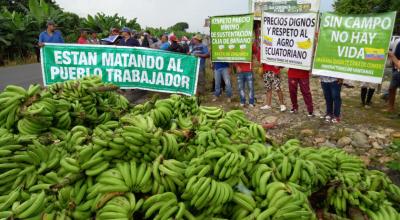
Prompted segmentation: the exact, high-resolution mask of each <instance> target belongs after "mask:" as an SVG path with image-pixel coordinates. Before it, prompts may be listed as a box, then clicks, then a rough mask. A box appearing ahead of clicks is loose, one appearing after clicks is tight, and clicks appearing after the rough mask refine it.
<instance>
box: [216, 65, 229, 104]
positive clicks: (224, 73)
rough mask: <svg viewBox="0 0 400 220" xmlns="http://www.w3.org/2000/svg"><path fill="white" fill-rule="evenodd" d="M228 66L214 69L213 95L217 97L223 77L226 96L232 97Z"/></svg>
mask: <svg viewBox="0 0 400 220" xmlns="http://www.w3.org/2000/svg"><path fill="white" fill-rule="evenodd" d="M228 70H229V69H228V68H220V69H217V70H214V79H215V93H214V95H215V96H217V97H219V96H220V95H221V80H222V79H223V80H224V82H225V90H226V96H228V97H229V98H230V97H232V85H231V76H230V75H229V71H228Z"/></svg>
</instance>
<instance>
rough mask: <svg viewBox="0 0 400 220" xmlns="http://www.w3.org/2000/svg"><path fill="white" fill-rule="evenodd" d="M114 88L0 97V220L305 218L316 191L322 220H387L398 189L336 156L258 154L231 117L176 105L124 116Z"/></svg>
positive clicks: (298, 151)
mask: <svg viewBox="0 0 400 220" xmlns="http://www.w3.org/2000/svg"><path fill="white" fill-rule="evenodd" d="M117 89H118V88H117V87H115V86H113V85H110V84H105V83H102V82H101V79H100V78H99V77H94V78H85V79H82V80H78V81H67V82H63V83H56V84H53V85H51V86H49V87H48V88H46V89H42V88H41V87H40V86H38V85H32V86H30V87H29V88H28V89H27V90H25V89H23V88H20V87H15V86H8V87H7V88H6V89H5V90H4V91H3V92H0V109H1V110H0V122H1V123H0V218H6V219H7V218H9V219H16V218H18V219H91V218H97V219H134V218H136V219H144V218H147V219H172V218H173V219H316V214H315V213H314V211H313V209H312V208H311V205H310V202H309V200H308V197H311V196H312V194H313V193H321V192H325V190H327V191H326V197H324V199H323V201H320V203H319V207H321V208H323V209H324V213H325V214H328V215H327V216H336V218H337V219H339V218H343V219H345V218H347V217H348V213H349V210H350V208H357V209H359V210H361V211H362V212H363V213H364V214H365V215H368V216H369V218H371V219H397V218H398V210H396V209H398V208H399V207H398V205H397V204H398V203H399V198H400V196H399V195H400V190H399V187H398V186H396V185H395V184H394V183H393V182H392V181H391V180H390V179H389V178H388V176H387V175H386V174H385V173H383V172H380V171H374V170H367V169H366V167H365V166H364V164H363V163H362V161H361V160H360V159H359V158H357V157H354V156H351V155H349V154H347V153H346V152H344V151H343V150H341V149H335V148H326V147H322V148H319V149H316V148H310V147H307V148H303V147H302V146H301V143H300V142H299V141H298V140H296V139H292V140H288V141H287V142H286V143H285V144H283V145H282V146H274V147H268V146H266V145H265V142H266V140H265V131H264V129H263V128H262V127H261V126H260V125H257V124H255V123H253V122H251V121H249V120H248V119H247V118H246V115H245V113H244V112H243V111H241V110H233V111H229V112H224V111H223V110H222V109H220V108H217V107H204V106H199V100H198V99H197V98H196V97H183V96H179V95H171V96H170V97H169V98H167V99H158V96H154V97H153V98H152V99H151V100H150V101H148V102H145V103H143V104H139V105H135V106H130V105H129V102H128V101H127V100H126V98H125V97H123V96H121V95H120V94H118V92H117ZM10 106H11V107H10ZM191 211H192V212H193V213H194V215H193V214H192V213H191ZM328 211H329V212H335V213H336V214H337V215H333V214H332V213H327V212H328Z"/></svg>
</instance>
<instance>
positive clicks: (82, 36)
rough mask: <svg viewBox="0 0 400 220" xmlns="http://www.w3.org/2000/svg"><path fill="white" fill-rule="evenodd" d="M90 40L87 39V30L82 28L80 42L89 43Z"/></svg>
mask: <svg viewBox="0 0 400 220" xmlns="http://www.w3.org/2000/svg"><path fill="white" fill-rule="evenodd" d="M88 43H89V41H88V39H87V32H86V31H84V30H81V35H80V36H79V38H78V44H88Z"/></svg>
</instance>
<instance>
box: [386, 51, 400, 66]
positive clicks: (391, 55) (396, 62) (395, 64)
mask: <svg viewBox="0 0 400 220" xmlns="http://www.w3.org/2000/svg"><path fill="white" fill-rule="evenodd" d="M389 58H390V59H391V60H392V62H393V65H394V67H395V68H397V69H400V60H399V59H397V57H396V56H395V55H394V53H393V52H389Z"/></svg>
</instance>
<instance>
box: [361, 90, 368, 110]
mask: <svg viewBox="0 0 400 220" xmlns="http://www.w3.org/2000/svg"><path fill="white" fill-rule="evenodd" d="M367 92H368V89H367V88H365V87H361V103H362V105H363V106H364V105H365V104H366V102H365V98H366V97H367Z"/></svg>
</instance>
